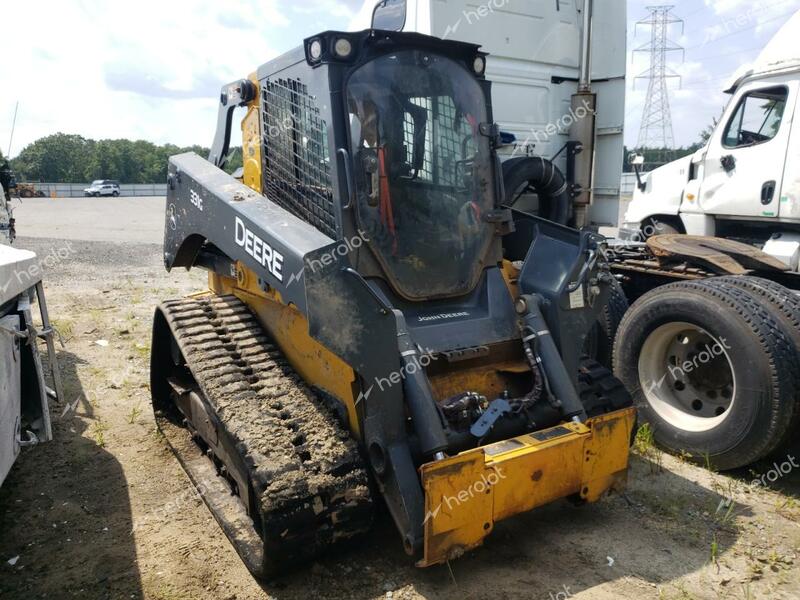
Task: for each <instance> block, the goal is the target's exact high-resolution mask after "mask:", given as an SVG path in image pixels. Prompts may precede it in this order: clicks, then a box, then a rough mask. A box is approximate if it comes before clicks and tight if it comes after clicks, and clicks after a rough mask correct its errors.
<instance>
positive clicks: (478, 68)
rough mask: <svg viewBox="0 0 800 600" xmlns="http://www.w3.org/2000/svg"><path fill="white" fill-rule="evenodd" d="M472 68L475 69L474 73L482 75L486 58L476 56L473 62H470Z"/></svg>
mask: <svg viewBox="0 0 800 600" xmlns="http://www.w3.org/2000/svg"><path fill="white" fill-rule="evenodd" d="M472 70H473V71H475V74H476V75H483V72H484V71H485V70H486V59H485V58H483V57H482V56H476V57H475V62H473V63H472Z"/></svg>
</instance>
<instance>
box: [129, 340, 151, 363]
mask: <svg viewBox="0 0 800 600" xmlns="http://www.w3.org/2000/svg"><path fill="white" fill-rule="evenodd" d="M133 351H134V352H135V353H136V355H137V356H138V357H139V358H144V359H148V358H150V344H149V343H148V344H142V343H140V342H137V343H136V344H134V345H133Z"/></svg>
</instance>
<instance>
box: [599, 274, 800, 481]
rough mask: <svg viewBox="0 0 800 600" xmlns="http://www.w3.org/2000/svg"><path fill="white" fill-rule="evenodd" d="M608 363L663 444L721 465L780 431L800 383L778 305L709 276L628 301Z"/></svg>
mask: <svg viewBox="0 0 800 600" xmlns="http://www.w3.org/2000/svg"><path fill="white" fill-rule="evenodd" d="M614 371H615V373H616V375H617V377H619V379H620V380H621V381H622V382H623V383H624V384H625V385H626V387H627V388H628V391H630V392H631V394H632V395H633V397H634V401H635V402H636V405H637V407H638V409H639V416H640V418H641V419H642V421H643V422H646V423H649V424H650V426H651V428H652V430H653V434H654V438H655V440H656V442H657V443H658V444H659V445H660V446H662V447H663V448H665V449H667V450H670V451H673V452H679V453H682V454H684V455H686V456H688V457H689V458H691V459H692V460H694V461H696V462H699V463H707V464H710V465H711V466H712V467H714V468H717V469H722V470H727V469H734V468H738V467H742V466H744V465H748V464H750V463H752V462H754V461H756V460H758V459H760V458H762V457H764V456H766V455H768V454H769V453H770V452H772V451H773V450H774V449H775V448H776V447H777V446H778V445H779V444H780V443H781V442H782V441H783V440H784V439H785V436H786V435H787V432H788V431H790V427H791V421H792V417H793V415H794V413H795V403H796V400H795V398H796V396H797V393H798V392H799V391H800V390H798V387H797V383H796V382H797V381H800V380H798V375H800V364H799V363H798V355H797V353H796V352H795V348H794V343H793V342H792V340H791V339H790V338H789V337H788V335H787V334H786V332H785V327H784V326H783V325H782V323H781V321H780V320H779V319H778V318H777V317H776V316H775V314H774V311H772V310H770V308H769V307H768V306H767V305H765V304H764V303H763V302H761V301H759V298H758V297H757V296H755V295H754V294H752V293H751V292H749V291H748V290H745V289H741V288H739V287H736V286H733V285H724V284H720V283H718V282H714V281H713V279H712V280H704V281H697V282H694V281H693V282H680V283H673V284H669V285H665V286H662V287H659V288H656V289H655V290H651V291H650V292H648V293H646V294H645V295H644V296H642V297H641V298H640V299H639V300H637V301H636V302H634V304H633V306H631V308H630V310H628V312H627V314H626V315H625V318H624V319H623V320H622V323H621V324H620V327H619V331H618V332H617V338H616V342H615V345H614Z"/></svg>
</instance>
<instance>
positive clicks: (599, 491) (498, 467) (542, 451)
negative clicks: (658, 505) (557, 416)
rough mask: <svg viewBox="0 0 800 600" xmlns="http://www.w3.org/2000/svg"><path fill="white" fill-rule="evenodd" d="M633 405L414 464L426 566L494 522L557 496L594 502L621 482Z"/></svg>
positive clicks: (476, 541)
mask: <svg viewBox="0 0 800 600" xmlns="http://www.w3.org/2000/svg"><path fill="white" fill-rule="evenodd" d="M635 419H636V412H635V409H634V408H626V409H623V410H619V411H615V412H612V413H609V414H606V415H602V416H599V417H595V418H592V419H589V420H588V421H587V422H586V423H564V424H562V425H558V426H556V427H552V428H550V429H545V430H542V431H537V432H535V433H530V434H526V435H522V436H519V437H517V438H513V439H509V440H505V441H502V442H498V443H496V444H491V445H488V446H483V447H481V448H475V449H473V450H468V451H466V452H462V453H461V454H459V455H457V456H454V457H451V458H448V459H445V460H441V461H437V462H432V463H427V464H425V465H422V467H420V473H421V478H422V485H423V489H424V491H425V523H424V528H425V541H424V556H423V558H422V560H420V561H419V562H418V563H417V565H418V566H420V567H425V566H429V565H434V564H437V563H442V562H445V561H447V560H451V559H454V558H456V557H458V556H460V555H461V554H463V553H464V552H465V551H467V550H469V549H471V548H475V547H477V546H479V545H480V544H481V543H482V542H483V538H485V537H486V536H487V535H489V533H491V531H492V529H493V528H494V524H495V523H496V522H498V521H501V520H503V519H506V518H508V517H511V516H513V515H516V514H518V513H522V512H526V511H529V510H532V509H534V508H536V507H538V506H542V505H544V504H547V503H549V502H552V501H554V500H558V499H559V498H564V497H567V496H573V495H575V496H578V497H580V498H581V499H582V500H585V501H587V502H595V501H597V500H599V499H600V498H601V497H602V496H603V495H604V494H605V493H606V492H608V491H609V490H612V489H613V490H617V491H621V490H622V489H624V487H625V483H626V481H627V470H628V454H629V447H630V439H631V432H632V430H633V426H634V423H635Z"/></svg>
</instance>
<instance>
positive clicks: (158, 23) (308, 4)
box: [0, 0, 800, 156]
mask: <svg viewBox="0 0 800 600" xmlns="http://www.w3.org/2000/svg"><path fill="white" fill-rule="evenodd" d="M364 1H365V0H225V1H224V2H220V1H216V0H159V1H156V0H136V1H135V2H110V1H107V0H103V1H99V0H35V1H34V0H28V1H24V2H23V1H14V2H8V3H6V6H5V7H4V8H3V22H4V23H5V24H9V23H12V24H15V26H13V27H8V26H6V27H3V28H2V30H0V57H2V58H0V150H2V152H3V153H4V154H7V153H8V147H9V141H10V134H11V124H12V120H13V117H14V111H15V106H16V105H17V103H19V109H18V113H17V120H16V129H15V133H14V138H13V143H12V146H11V156H15V155H16V154H18V153H19V152H20V151H21V150H22V149H23V148H24V147H25V145H27V144H29V143H31V142H32V141H34V140H36V139H37V138H39V137H42V136H45V135H49V134H51V133H55V132H57V131H61V132H64V133H77V134H80V135H83V136H85V137H90V138H95V139H103V138H121V137H125V138H131V139H145V140H149V141H152V142H155V143H159V144H161V143H167V142H170V143H174V144H177V145H180V146H187V145H191V144H200V145H204V146H208V145H210V143H211V140H212V138H213V135H214V128H215V126H216V106H217V97H218V95H219V90H220V87H221V85H222V84H224V83H227V82H230V81H233V80H235V79H238V78H240V77H242V76H243V75H246V74H247V73H250V72H251V71H253V70H254V69H255V68H256V67H257V66H258V65H259V64H261V63H264V62H266V61H268V60H269V59H271V58H273V57H275V56H277V55H279V54H281V53H282V52H285V51H287V50H289V49H291V48H294V47H295V46H297V45H298V44H299V43H300V41H301V40H302V39H303V38H304V37H307V36H309V35H312V34H314V33H317V32H319V31H323V30H326V29H345V30H346V29H348V27H349V25H350V23H352V22H353V20H354V18H355V17H356V14H357V13H358V12H359V10H360V9H362V8H363V5H364ZM476 1H477V0H476ZM530 1H549V0H530ZM654 3H655V2H654V0H628V21H629V24H628V76H629V80H628V84H627V99H626V122H625V128H626V133H625V139H626V142H627V143H628V145H634V144H635V142H636V138H637V136H638V129H639V122H640V119H641V113H642V109H643V106H644V100H645V94H646V90H647V81H644V80H639V81H634V79H633V75H636V74H638V73H641V72H643V71H645V70H646V69H647V66H648V63H647V61H648V57H647V55H646V54H643V53H634V52H633V49H634V48H636V47H639V46H641V45H642V44H646V42H647V41H648V39H649V32H648V29H647V28H644V27H639V28H638V30H637V28H635V26H634V25H635V22H636V21H637V20H639V19H643V18H645V17H646V16H647V10H646V6H648V5H651V4H654ZM671 4H673V5H674V9H673V14H674V15H675V16H677V17H680V18H683V19H684V20H685V25H684V27H683V30H682V29H681V27H680V25H674V26H672V28H671V30H670V31H671V39H672V41H674V42H675V43H676V44H678V45H680V46H683V47H684V48H685V54H683V53H681V52H673V53H670V61H669V64H670V67H671V68H672V69H673V70H674V71H675V73H677V74H679V75H681V80H680V81H679V80H677V79H674V80H672V81H671V82H670V84H669V87H670V102H671V108H672V120H673V126H674V135H675V142H676V144H677V145H688V144H691V143H692V142H694V141H696V140H697V138H698V133H699V132H700V131H701V130H702V129H703V128H704V127H705V126H706V125H707V124H708V123H710V122H711V120H712V118H713V117H715V116H718V115H719V113H720V112H721V110H722V108H723V106H724V104H725V102H726V100H727V95H726V94H724V93H722V89H723V87H724V86H725V83H726V81H727V80H729V79H730V77H731V75H732V74H733V73H734V72H735V71H736V70H737V69H739V68H741V67H742V65H743V64H745V63H747V62H748V61H751V60H753V59H755V57H756V56H757V55H758V53H759V51H760V50H761V48H762V47H763V46H764V45H765V44H766V42H767V41H768V40H769V39H770V37H771V36H772V35H773V34H774V33H775V32H776V31H777V30H778V29H779V27H780V26H781V25H782V24H783V23H784V22H785V21H786V20H787V19H788V17H789V16H790V15H791V14H792V13H793V12H794V11H795V10H798V9H800V0H783V1H781V0H762V1H761V2H753V1H752V0H674V1H673V2H671Z"/></svg>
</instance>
